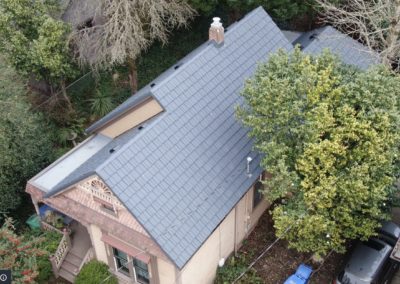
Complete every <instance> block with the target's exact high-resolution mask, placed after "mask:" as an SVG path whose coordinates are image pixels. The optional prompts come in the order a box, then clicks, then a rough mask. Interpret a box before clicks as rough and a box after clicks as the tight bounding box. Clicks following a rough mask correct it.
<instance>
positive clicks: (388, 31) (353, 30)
mask: <svg viewBox="0 0 400 284" xmlns="http://www.w3.org/2000/svg"><path fill="white" fill-rule="evenodd" d="M316 2H317V3H318V5H319V6H320V7H321V8H322V10H323V11H324V12H323V13H324V15H323V16H324V20H325V21H326V22H327V23H330V24H332V25H334V26H335V27H337V28H338V29H340V30H341V31H342V32H344V33H346V34H348V35H350V36H352V37H354V38H357V39H358V40H360V41H361V42H362V43H364V44H365V45H366V46H367V47H368V49H369V50H370V52H373V53H375V54H378V55H379V56H380V58H381V61H382V63H383V64H385V65H388V66H390V67H391V66H393V65H395V66H398V65H399V58H400V39H399V37H400V0H347V1H345V4H342V5H335V4H333V3H332V1H331V0H316Z"/></svg>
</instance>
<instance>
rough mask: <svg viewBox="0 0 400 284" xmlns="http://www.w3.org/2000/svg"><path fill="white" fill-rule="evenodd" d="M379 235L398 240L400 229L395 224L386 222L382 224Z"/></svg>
mask: <svg viewBox="0 0 400 284" xmlns="http://www.w3.org/2000/svg"><path fill="white" fill-rule="evenodd" d="M379 233H381V234H385V235H386V236H389V237H391V238H393V239H395V240H397V239H398V238H399V237H400V227H399V226H397V225H396V224H395V223H393V222H390V221H385V222H383V223H382V227H381V228H380V229H379Z"/></svg>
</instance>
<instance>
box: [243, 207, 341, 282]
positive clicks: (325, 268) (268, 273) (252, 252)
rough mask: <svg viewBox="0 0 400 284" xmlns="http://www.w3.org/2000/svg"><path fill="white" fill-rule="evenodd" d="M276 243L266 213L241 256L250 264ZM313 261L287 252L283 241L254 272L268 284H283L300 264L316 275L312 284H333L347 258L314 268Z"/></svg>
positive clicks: (336, 257)
mask: <svg viewBox="0 0 400 284" xmlns="http://www.w3.org/2000/svg"><path fill="white" fill-rule="evenodd" d="M275 239H276V237H275V234H274V229H273V227H272V221H271V217H270V215H269V214H268V212H265V213H264V215H263V216H262V217H261V218H260V220H259V223H258V225H257V227H256V228H255V229H254V230H253V232H252V233H251V234H250V236H249V238H248V239H247V240H246V241H245V242H244V244H243V246H242V248H241V249H240V250H239V252H240V253H243V254H246V255H248V257H249V259H250V261H249V262H251V261H253V260H254V259H255V258H256V257H258V256H259V255H260V254H261V253H262V252H263V251H264V249H265V248H267V247H268V246H269V245H270V244H271V243H272V242H274V241H275ZM310 257H311V255H310V254H303V253H298V252H296V251H295V250H293V249H288V248H287V243H286V242H285V241H282V240H281V241H279V242H278V243H276V244H275V246H274V247H272V249H271V250H269V251H268V252H267V253H266V254H265V256H264V257H263V258H262V259H260V260H259V261H258V262H257V263H256V264H255V265H254V269H255V270H256V271H257V274H258V275H259V276H260V277H261V278H262V279H263V280H264V282H265V283H266V284H282V283H283V282H284V281H285V280H286V279H287V278H288V277H289V276H290V275H291V274H293V273H294V272H295V270H296V269H297V267H298V266H299V264H301V263H305V264H307V265H310V266H312V267H313V269H314V271H315V272H314V273H313V275H312V277H311V281H310V282H309V283H310V284H330V283H332V280H333V279H334V277H335V275H336V274H337V273H338V272H339V271H338V270H339V269H340V267H341V265H342V263H343V259H344V256H343V255H341V254H336V253H332V254H330V255H329V257H328V258H326V259H325V262H324V263H323V264H322V265H318V264H313V263H312V262H311V258H310Z"/></svg>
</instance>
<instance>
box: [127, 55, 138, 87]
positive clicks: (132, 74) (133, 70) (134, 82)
mask: <svg viewBox="0 0 400 284" xmlns="http://www.w3.org/2000/svg"><path fill="white" fill-rule="evenodd" d="M128 67H129V85H130V86H131V91H132V94H134V93H136V92H137V90H138V79H137V66H136V59H133V58H129V59H128Z"/></svg>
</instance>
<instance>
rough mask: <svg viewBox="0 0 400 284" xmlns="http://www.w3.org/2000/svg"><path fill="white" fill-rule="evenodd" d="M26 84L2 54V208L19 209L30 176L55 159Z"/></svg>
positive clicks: (0, 59)
mask: <svg viewBox="0 0 400 284" xmlns="http://www.w3.org/2000/svg"><path fill="white" fill-rule="evenodd" d="M25 93H26V90H25V86H24V84H23V83H22V82H21V80H20V78H19V77H18V75H17V74H16V73H15V71H14V70H13V69H12V68H11V67H8V66H7V65H6V62H5V61H4V57H2V56H0V196H1V198H0V212H1V213H8V212H9V211H10V210H13V209H16V208H17V207H18V206H19V204H20V202H21V198H22V196H23V192H24V189H25V185H26V182H27V180H28V179H29V178H30V177H32V176H33V175H34V174H36V173H37V172H38V171H39V170H40V169H42V168H43V167H44V166H45V165H46V164H47V163H49V162H50V161H51V160H52V156H53V153H52V151H53V150H52V148H53V147H52V143H51V137H50V135H49V134H48V133H49V131H47V126H46V125H47V124H46V122H45V120H44V119H43V117H42V116H41V115H39V114H34V113H33V112H32V111H31V110H30V109H29V104H28V103H27V102H26V99H25V96H24V94H25Z"/></svg>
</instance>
